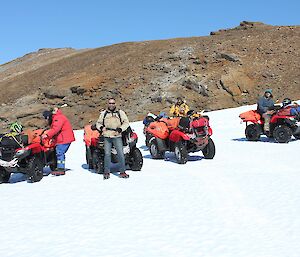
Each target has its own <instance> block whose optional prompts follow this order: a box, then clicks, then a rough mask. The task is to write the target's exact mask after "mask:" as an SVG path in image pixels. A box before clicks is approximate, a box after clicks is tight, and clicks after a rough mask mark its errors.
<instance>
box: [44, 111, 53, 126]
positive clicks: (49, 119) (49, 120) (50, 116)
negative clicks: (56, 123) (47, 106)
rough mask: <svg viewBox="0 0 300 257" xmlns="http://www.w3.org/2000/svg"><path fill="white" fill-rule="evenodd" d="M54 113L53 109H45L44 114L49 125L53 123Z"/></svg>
mask: <svg viewBox="0 0 300 257" xmlns="http://www.w3.org/2000/svg"><path fill="white" fill-rule="evenodd" d="M52 115H53V114H52V112H51V111H48V110H46V111H43V116H44V118H45V119H46V120H48V123H49V125H51V123H52Z"/></svg>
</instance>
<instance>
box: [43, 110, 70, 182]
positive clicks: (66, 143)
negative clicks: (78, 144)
mask: <svg viewBox="0 0 300 257" xmlns="http://www.w3.org/2000/svg"><path fill="white" fill-rule="evenodd" d="M43 116H44V118H45V119H47V121H48V124H49V125H50V130H48V131H47V133H46V134H44V135H43V136H42V137H43V138H53V139H55V141H56V156H57V169H56V170H55V171H52V172H51V174H52V175H55V176H60V175H65V159H66V157H65V154H66V152H67V151H68V149H69V147H70V145H71V143H72V142H73V141H75V137H74V132H73V129H72V126H71V123H70V122H69V120H68V119H67V117H66V116H65V115H63V113H62V111H61V110H60V109H58V108H54V110H53V111H52V112H50V111H44V112H43Z"/></svg>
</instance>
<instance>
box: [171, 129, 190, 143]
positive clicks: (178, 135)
mask: <svg viewBox="0 0 300 257" xmlns="http://www.w3.org/2000/svg"><path fill="white" fill-rule="evenodd" d="M169 140H170V141H172V142H174V143H176V142H179V141H181V140H185V141H189V140H190V137H189V136H188V135H187V134H185V133H184V132H182V131H180V130H178V129H175V130H173V131H172V132H171V134H170V137H169Z"/></svg>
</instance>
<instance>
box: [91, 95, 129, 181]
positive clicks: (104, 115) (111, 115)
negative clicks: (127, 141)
mask: <svg viewBox="0 0 300 257" xmlns="http://www.w3.org/2000/svg"><path fill="white" fill-rule="evenodd" d="M107 103H108V106H107V109H106V110H104V111H102V112H101V113H100V116H99V119H98V121H97V123H96V128H97V129H98V130H99V131H100V132H101V133H102V135H103V137H104V174H103V179H109V177H110V164H111V148H112V146H113V145H114V146H115V148H116V150H117V155H118V159H119V164H120V175H119V177H120V178H129V175H128V174H127V173H126V172H125V171H126V167H125V156H124V152H123V141H122V132H123V131H125V130H126V129H127V128H128V127H129V120H128V118H127V115H126V114H125V112H124V111H122V110H119V109H117V107H116V100H115V99H114V98H109V99H108V102H107Z"/></svg>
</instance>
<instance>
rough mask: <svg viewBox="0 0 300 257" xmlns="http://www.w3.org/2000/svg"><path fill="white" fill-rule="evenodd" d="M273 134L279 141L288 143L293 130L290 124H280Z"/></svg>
mask: <svg viewBox="0 0 300 257" xmlns="http://www.w3.org/2000/svg"><path fill="white" fill-rule="evenodd" d="M273 136H274V139H275V141H276V142H278V143H288V142H289V141H290V140H291V137H292V130H291V129H290V128H289V127H288V126H285V125H279V126H277V127H276V128H275V129H274V131H273Z"/></svg>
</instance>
